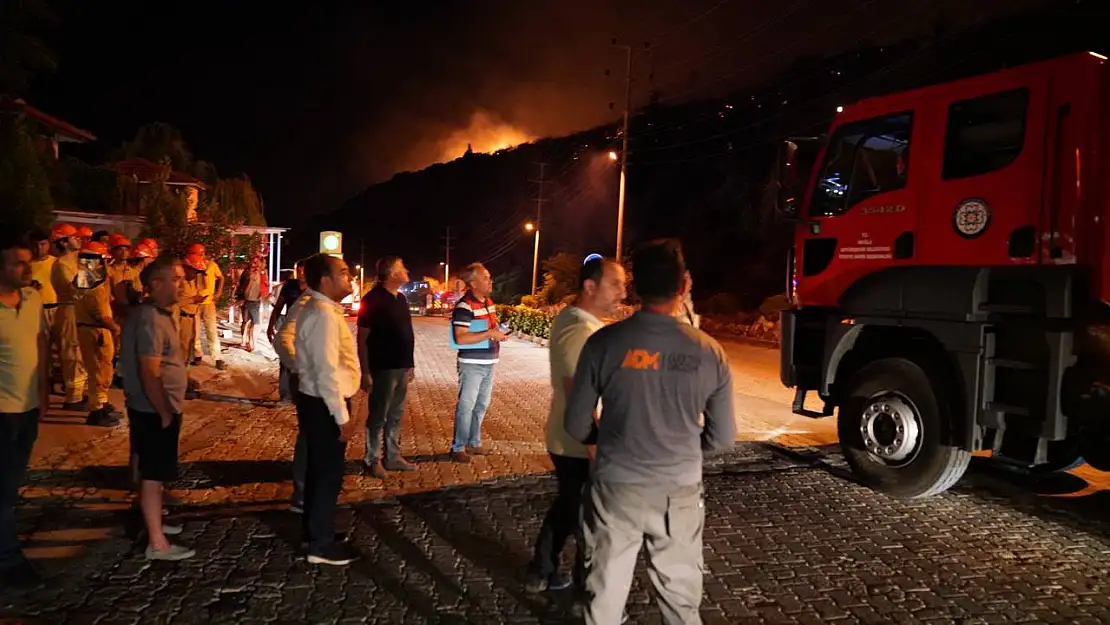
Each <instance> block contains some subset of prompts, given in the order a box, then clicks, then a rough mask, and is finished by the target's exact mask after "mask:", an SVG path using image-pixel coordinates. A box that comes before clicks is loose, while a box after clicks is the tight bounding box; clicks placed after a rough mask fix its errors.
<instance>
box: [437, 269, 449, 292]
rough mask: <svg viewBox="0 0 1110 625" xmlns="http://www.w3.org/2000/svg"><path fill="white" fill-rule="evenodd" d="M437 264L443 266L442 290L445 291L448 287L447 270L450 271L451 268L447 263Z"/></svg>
mask: <svg viewBox="0 0 1110 625" xmlns="http://www.w3.org/2000/svg"><path fill="white" fill-rule="evenodd" d="M439 266H440V267H443V290H444V291H446V290H447V289H448V288H449V286H448V284H447V282H448V279H447V272H448V271H450V269H451V268H450V267H448V266H447V263H440V264H439Z"/></svg>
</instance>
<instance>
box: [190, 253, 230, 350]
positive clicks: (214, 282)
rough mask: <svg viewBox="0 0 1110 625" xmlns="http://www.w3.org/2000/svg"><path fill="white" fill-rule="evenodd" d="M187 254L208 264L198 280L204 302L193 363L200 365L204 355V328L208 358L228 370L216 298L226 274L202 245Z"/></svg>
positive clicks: (198, 324)
mask: <svg viewBox="0 0 1110 625" xmlns="http://www.w3.org/2000/svg"><path fill="white" fill-rule="evenodd" d="M186 253H187V254H196V255H198V256H200V257H201V258H203V259H204V260H205V261H207V262H208V266H207V267H206V268H205V270H204V273H202V274H201V275H200V277H199V278H198V280H199V282H198V287H199V293H198V294H199V295H202V296H204V301H203V302H201V304H200V312H199V315H200V316H199V317H198V323H197V326H198V330H197V339H196V350H195V352H194V353H195V354H196V358H194V359H193V363H194V364H200V359H201V357H202V356H203V355H204V354H203V352H202V350H201V342H200V328H203V329H204V335H205V337H206V338H207V339H208V356H209V357H210V358H211V359H212V360H213V361H214V362H215V364H216V368H217V369H219V370H221V371H222V370H224V369H226V368H227V364H226V363H224V360H223V355H222V353H221V351H220V324H219V319H217V318H216V298H217V297H219V294H220V292H221V291H222V290H223V286H224V274H223V272H222V271H220V266H219V265H218V264H216V262H215V261H214V260H212V259H210V258H208V255H207V252H206V251H205V249H204V246H203V245H201V244H200V243H194V244H192V245H190V246H189V248H188V250H187V252H186Z"/></svg>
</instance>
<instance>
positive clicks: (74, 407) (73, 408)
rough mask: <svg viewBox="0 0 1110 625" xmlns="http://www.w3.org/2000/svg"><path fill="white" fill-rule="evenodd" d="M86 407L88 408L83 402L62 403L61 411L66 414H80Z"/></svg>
mask: <svg viewBox="0 0 1110 625" xmlns="http://www.w3.org/2000/svg"><path fill="white" fill-rule="evenodd" d="M87 407H88V403H87V402H85V401H84V400H82V401H67V402H64V403H62V410H65V411H66V412H81V411H82V410H85V409H86V408H87Z"/></svg>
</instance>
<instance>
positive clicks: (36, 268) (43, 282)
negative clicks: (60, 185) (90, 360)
mask: <svg viewBox="0 0 1110 625" xmlns="http://www.w3.org/2000/svg"><path fill="white" fill-rule="evenodd" d="M27 238H28V243H30V245H31V287H32V288H34V289H35V290H37V291H38V292H39V296H40V297H41V298H42V308H43V315H44V317H45V320H46V330H47V332H48V334H49V335H50V343H49V345H48V346H47V347H48V349H47V352H46V353H47V356H48V357H49V360H48V362H47V363H46V372H47V375H48V376H49V379H48V380H47V382H48V385H49V387H50V388H53V387H54V384H55V383H57V382H61V381H62V375H61V373H62V368H61V362H60V360H59V359H58V357H57V355H55V353H54V350H55V349H59V348H60V346H59V345H57V338H56V337H55V336H54V335H53V333H51V332H50V329H51V328H53V327H54V315H55V313H57V312H58V292H57V291H55V290H54V283H53V282H52V281H51V275H52V273H53V271H54V261H56V260H57V259H56V258H54V256H53V255H51V254H50V235H48V234H46V232H44V231H42V230H38V229H36V230H33V231H32V232H31V234H30V235H29V236H28V237H27Z"/></svg>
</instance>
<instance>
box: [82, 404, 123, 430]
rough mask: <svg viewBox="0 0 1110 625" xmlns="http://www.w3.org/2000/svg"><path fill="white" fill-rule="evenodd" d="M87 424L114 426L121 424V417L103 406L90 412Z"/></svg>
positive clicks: (104, 426)
mask: <svg viewBox="0 0 1110 625" xmlns="http://www.w3.org/2000/svg"><path fill="white" fill-rule="evenodd" d="M85 425H93V426H96V427H102V428H114V427H116V426H117V425H119V417H117V416H116V415H114V414H112V413H110V412H108V411H106V410H104V409H103V408H101V409H99V410H94V411H92V412H90V413H89V416H88V417H86V418H85Z"/></svg>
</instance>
